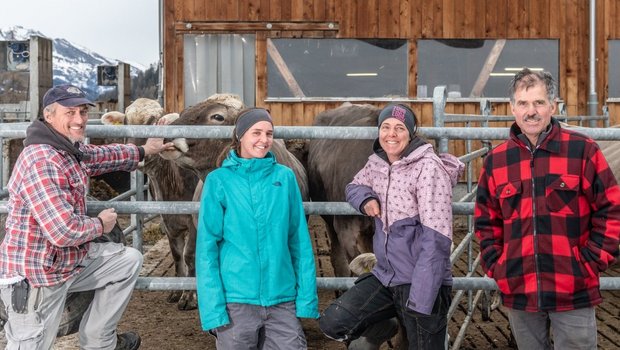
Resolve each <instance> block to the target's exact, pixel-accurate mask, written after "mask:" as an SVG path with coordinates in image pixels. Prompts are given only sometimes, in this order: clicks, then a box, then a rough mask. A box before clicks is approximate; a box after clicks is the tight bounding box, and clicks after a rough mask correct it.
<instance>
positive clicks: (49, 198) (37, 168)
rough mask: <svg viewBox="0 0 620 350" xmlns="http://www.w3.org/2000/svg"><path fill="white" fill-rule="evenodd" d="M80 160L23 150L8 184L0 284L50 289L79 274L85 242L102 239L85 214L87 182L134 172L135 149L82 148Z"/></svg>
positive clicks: (43, 149) (47, 150)
mask: <svg viewBox="0 0 620 350" xmlns="http://www.w3.org/2000/svg"><path fill="white" fill-rule="evenodd" d="M80 150H81V151H82V152H84V158H83V159H84V160H82V161H81V162H79V161H78V160H77V159H76V158H75V157H74V156H73V155H71V154H69V153H67V152H65V151H62V150H58V149H56V148H54V147H52V146H50V145H47V144H35V145H30V146H28V147H26V148H25V149H24V150H23V151H22V153H21V154H20V156H19V158H18V159H17V162H16V164H15V167H14V170H13V173H12V175H11V179H10V180H9V183H8V188H9V194H10V198H9V201H8V205H7V207H8V216H7V220H6V235H5V237H4V241H3V242H2V244H1V245H0V279H1V280H2V281H4V282H5V283H6V282H7V281H9V282H10V281H16V280H19V279H23V278H27V279H28V281H29V282H30V284H31V285H32V286H33V287H40V286H53V285H56V284H59V283H62V282H64V281H66V280H67V279H69V278H70V277H72V276H74V275H75V274H76V273H78V272H79V271H80V270H81V268H80V262H81V261H82V259H83V258H84V257H85V255H86V253H87V251H88V246H89V242H90V241H92V240H93V239H95V238H97V237H99V236H101V235H102V234H103V226H102V224H101V222H100V220H98V219H97V218H91V217H89V216H87V215H86V194H87V193H88V178H89V177H90V176H95V175H99V174H103V173H107V172H110V171H118V170H125V171H131V170H134V169H135V168H136V167H137V165H138V162H139V158H140V152H139V150H138V147H136V146H134V145H121V144H114V145H106V146H95V145H82V146H81V147H80Z"/></svg>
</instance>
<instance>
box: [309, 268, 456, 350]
mask: <svg viewBox="0 0 620 350" xmlns="http://www.w3.org/2000/svg"><path fill="white" fill-rule="evenodd" d="M410 289H411V285H409V284H404V285H400V286H394V287H385V286H383V285H382V284H381V282H379V280H378V279H377V278H376V277H375V276H374V275H373V274H371V273H369V274H364V275H362V276H360V277H359V278H358V279H357V280H356V281H355V285H354V286H353V287H351V288H350V289H349V290H347V291H346V292H345V293H344V294H342V295H341V296H340V297H339V298H338V299H336V300H335V301H334V302H333V303H332V304H330V305H329V306H328V307H327V309H325V311H323V313H322V315H321V318H320V319H319V327H320V328H321V330H322V331H323V333H324V334H325V335H326V336H328V337H329V338H332V339H335V340H339V341H350V340H353V339H356V338H358V337H360V336H362V334H363V333H364V331H366V329H367V328H368V327H370V326H372V325H375V324H377V323H380V322H383V321H386V320H389V319H390V318H392V317H397V318H398V320H399V321H400V323H401V325H402V326H403V327H404V328H405V330H406V332H407V339H408V341H409V349H432V350H435V349H443V348H444V347H445V338H446V329H447V324H448V319H447V315H448V308H449V307H450V303H451V301H452V287H450V286H442V287H441V288H440V290H439V293H438V295H437V297H436V299H435V304H434V305H433V311H432V313H431V315H424V314H421V313H418V312H415V311H413V310H411V309H409V308H407V307H406V303H407V299H408V298H409V290H410Z"/></svg>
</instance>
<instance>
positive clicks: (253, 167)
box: [222, 150, 277, 173]
mask: <svg viewBox="0 0 620 350" xmlns="http://www.w3.org/2000/svg"><path fill="white" fill-rule="evenodd" d="M276 163H277V161H276V157H275V155H274V154H273V153H272V152H271V151H269V152H267V154H266V155H265V157H264V158H241V157H239V156H238V155H237V152H235V151H234V150H230V152H228V157H226V159H224V162H222V168H230V169H231V170H234V171H240V172H242V173H252V172H257V171H264V170H266V169H268V168H271V167H272V166H273V165H274V164H276Z"/></svg>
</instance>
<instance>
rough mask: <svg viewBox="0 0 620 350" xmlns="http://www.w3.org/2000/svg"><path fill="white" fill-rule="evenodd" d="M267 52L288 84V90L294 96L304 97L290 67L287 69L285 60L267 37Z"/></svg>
mask: <svg viewBox="0 0 620 350" xmlns="http://www.w3.org/2000/svg"><path fill="white" fill-rule="evenodd" d="M267 53H268V56H270V57H271V59H272V60H273V62H274V63H275V64H276V67H277V68H278V71H279V72H280V74H281V75H282V77H283V78H284V81H285V82H286V85H288V88H289V90H291V93H293V95H294V96H295V97H306V95H305V94H304V92H303V91H301V87H300V86H299V84H297V80H295V77H294V76H293V73H291V71H290V69H288V66H287V65H286V62H284V59H283V58H282V56H281V55H280V52H279V51H278V49H277V48H276V46H275V45H274V44H273V41H271V39H267Z"/></svg>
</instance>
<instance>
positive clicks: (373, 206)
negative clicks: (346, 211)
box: [364, 199, 381, 218]
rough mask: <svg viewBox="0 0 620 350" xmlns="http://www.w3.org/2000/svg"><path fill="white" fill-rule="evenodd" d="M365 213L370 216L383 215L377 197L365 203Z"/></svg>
mask: <svg viewBox="0 0 620 350" xmlns="http://www.w3.org/2000/svg"><path fill="white" fill-rule="evenodd" d="M364 213H366V215H368V216H374V217H377V218H378V217H381V207H380V206H379V202H378V201H377V200H376V199H371V200H369V201H368V202H366V204H364Z"/></svg>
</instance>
